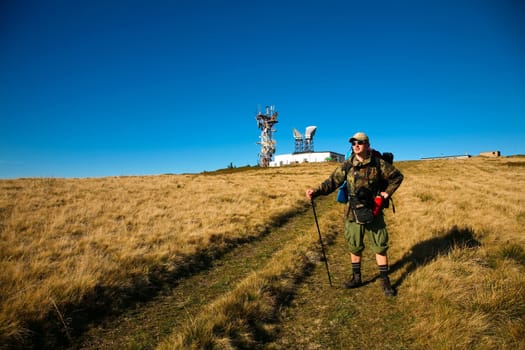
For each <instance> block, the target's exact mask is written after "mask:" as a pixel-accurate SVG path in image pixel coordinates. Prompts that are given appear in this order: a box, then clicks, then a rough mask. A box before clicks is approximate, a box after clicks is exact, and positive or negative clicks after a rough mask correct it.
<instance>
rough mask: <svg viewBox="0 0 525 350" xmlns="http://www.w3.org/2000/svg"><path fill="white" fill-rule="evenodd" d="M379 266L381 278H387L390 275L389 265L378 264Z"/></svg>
mask: <svg viewBox="0 0 525 350" xmlns="http://www.w3.org/2000/svg"><path fill="white" fill-rule="evenodd" d="M377 267H378V268H379V275H380V276H381V278H387V277H388V265H377Z"/></svg>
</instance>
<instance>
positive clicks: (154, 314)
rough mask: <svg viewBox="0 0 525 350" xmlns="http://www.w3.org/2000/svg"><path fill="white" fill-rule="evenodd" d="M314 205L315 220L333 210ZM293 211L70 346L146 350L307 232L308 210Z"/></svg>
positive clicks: (309, 222)
mask: <svg viewBox="0 0 525 350" xmlns="http://www.w3.org/2000/svg"><path fill="white" fill-rule="evenodd" d="M328 201H331V199H327V200H325V201H323V202H325V203H326V204H329V205H319V206H318V216H319V217H320V218H321V217H323V215H324V213H325V212H326V211H327V210H329V209H331V208H333V206H332V205H330V203H328ZM308 209H309V208H306V211H305V212H303V213H299V214H298V215H297V216H295V217H292V218H291V219H289V220H288V221H287V222H286V223H284V224H283V225H282V226H280V227H276V228H275V229H273V230H271V231H270V232H268V234H266V235H265V236H263V237H261V238H260V239H257V240H255V241H253V242H250V243H247V244H243V245H240V246H238V247H237V248H235V249H233V250H232V251H231V252H229V253H227V254H225V255H224V256H223V257H222V258H220V259H218V260H216V261H214V262H213V264H212V266H211V267H210V268H209V269H207V270H205V271H202V272H200V273H197V274H195V275H194V276H191V277H189V278H185V279H182V280H180V281H179V283H178V284H177V285H176V286H174V287H173V288H172V289H169V290H167V291H165V292H164V293H163V294H162V295H159V296H158V297H156V298H155V299H153V300H151V301H149V302H147V303H143V304H140V305H137V306H136V307H135V308H133V309H132V310H129V311H128V312H126V313H125V314H123V315H121V316H120V317H118V318H116V319H113V320H108V321H106V322H105V323H104V324H101V325H99V326H98V327H93V328H91V329H90V330H89V331H88V332H87V333H86V334H85V335H84V337H83V338H82V339H81V340H80V341H79V342H78V344H75V346H74V347H73V348H79V349H101V348H104V349H152V348H154V347H155V346H156V344H157V343H158V342H159V341H160V340H161V339H162V338H163V337H165V336H166V335H168V334H170V333H172V332H173V331H174V329H175V330H176V329H177V327H180V326H181V325H182V324H184V323H186V322H188V320H191V319H192V318H193V317H195V315H196V314H197V313H198V312H199V311H200V310H201V309H202V308H203V307H204V306H205V305H207V304H209V303H210V302H211V301H213V300H214V299H215V298H217V297H219V296H221V295H223V294H224V293H226V292H228V291H230V290H231V289H232V288H233V287H234V286H235V284H236V283H238V282H239V281H240V280H241V279H242V278H244V277H245V276H246V275H247V274H249V273H250V272H252V271H256V270H258V269H259V268H261V267H262V266H264V265H265V264H266V263H267V262H268V259H269V258H270V257H271V256H272V255H273V254H274V253H275V252H276V251H278V250H279V249H280V248H281V247H283V246H284V245H285V244H286V243H287V242H288V241H290V240H291V239H293V238H294V237H296V236H297V235H301V234H304V232H306V231H308V230H310V229H311V227H312V224H313V217H312V214H311V210H308Z"/></svg>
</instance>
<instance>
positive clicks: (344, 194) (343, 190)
mask: <svg viewBox="0 0 525 350" xmlns="http://www.w3.org/2000/svg"><path fill="white" fill-rule="evenodd" d="M372 155H373V156H374V157H377V158H382V159H383V160H384V161H385V162H387V163H390V164H393V163H394V154H393V153H391V152H384V153H381V152H379V151H377V150H375V149H373V150H372ZM348 158H349V157H348ZM374 163H375V167H376V168H377V172H378V173H379V174H381V167H380V166H379V162H377V161H375V162H374ZM386 186H387V184H382V185H380V190H383V189H385V188H386ZM336 200H337V201H338V202H339V203H343V204H346V203H347V202H348V186H347V185H346V180H345V182H343V184H342V185H341V186H340V187H339V189H338V190H337V197H336ZM390 201H392V210H393V211H394V212H395V211H396V210H395V207H394V201H393V200H392V198H391V197H389V198H388V199H387V200H386V201H384V202H383V208H388V206H389V202H390Z"/></svg>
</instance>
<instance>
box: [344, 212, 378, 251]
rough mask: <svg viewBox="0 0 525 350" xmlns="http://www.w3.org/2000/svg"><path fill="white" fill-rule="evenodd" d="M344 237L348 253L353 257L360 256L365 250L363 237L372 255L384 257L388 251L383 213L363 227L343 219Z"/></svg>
mask: <svg viewBox="0 0 525 350" xmlns="http://www.w3.org/2000/svg"><path fill="white" fill-rule="evenodd" d="M344 235H345V239H346V242H347V243H348V248H349V250H350V253H352V254H354V255H361V252H362V251H363V249H365V242H364V236H365V235H366V237H367V239H368V243H369V245H370V248H371V249H372V250H373V251H374V253H376V254H381V255H384V254H385V253H386V251H387V249H388V231H387V229H386V224H385V218H384V216H383V213H380V214H379V215H377V216H376V217H375V218H374V221H372V222H371V223H369V224H365V225H361V224H358V223H357V222H355V221H350V220H348V219H345V234H344Z"/></svg>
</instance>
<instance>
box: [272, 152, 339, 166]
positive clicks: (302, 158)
mask: <svg viewBox="0 0 525 350" xmlns="http://www.w3.org/2000/svg"><path fill="white" fill-rule="evenodd" d="M274 158H275V160H273V161H271V162H270V166H272V167H276V166H283V165H290V164H298V163H320V162H327V161H335V162H342V161H344V160H345V156H344V155H342V154H340V153H335V152H330V151H327V152H302V153H292V154H281V155H276V156H275V157H274Z"/></svg>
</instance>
